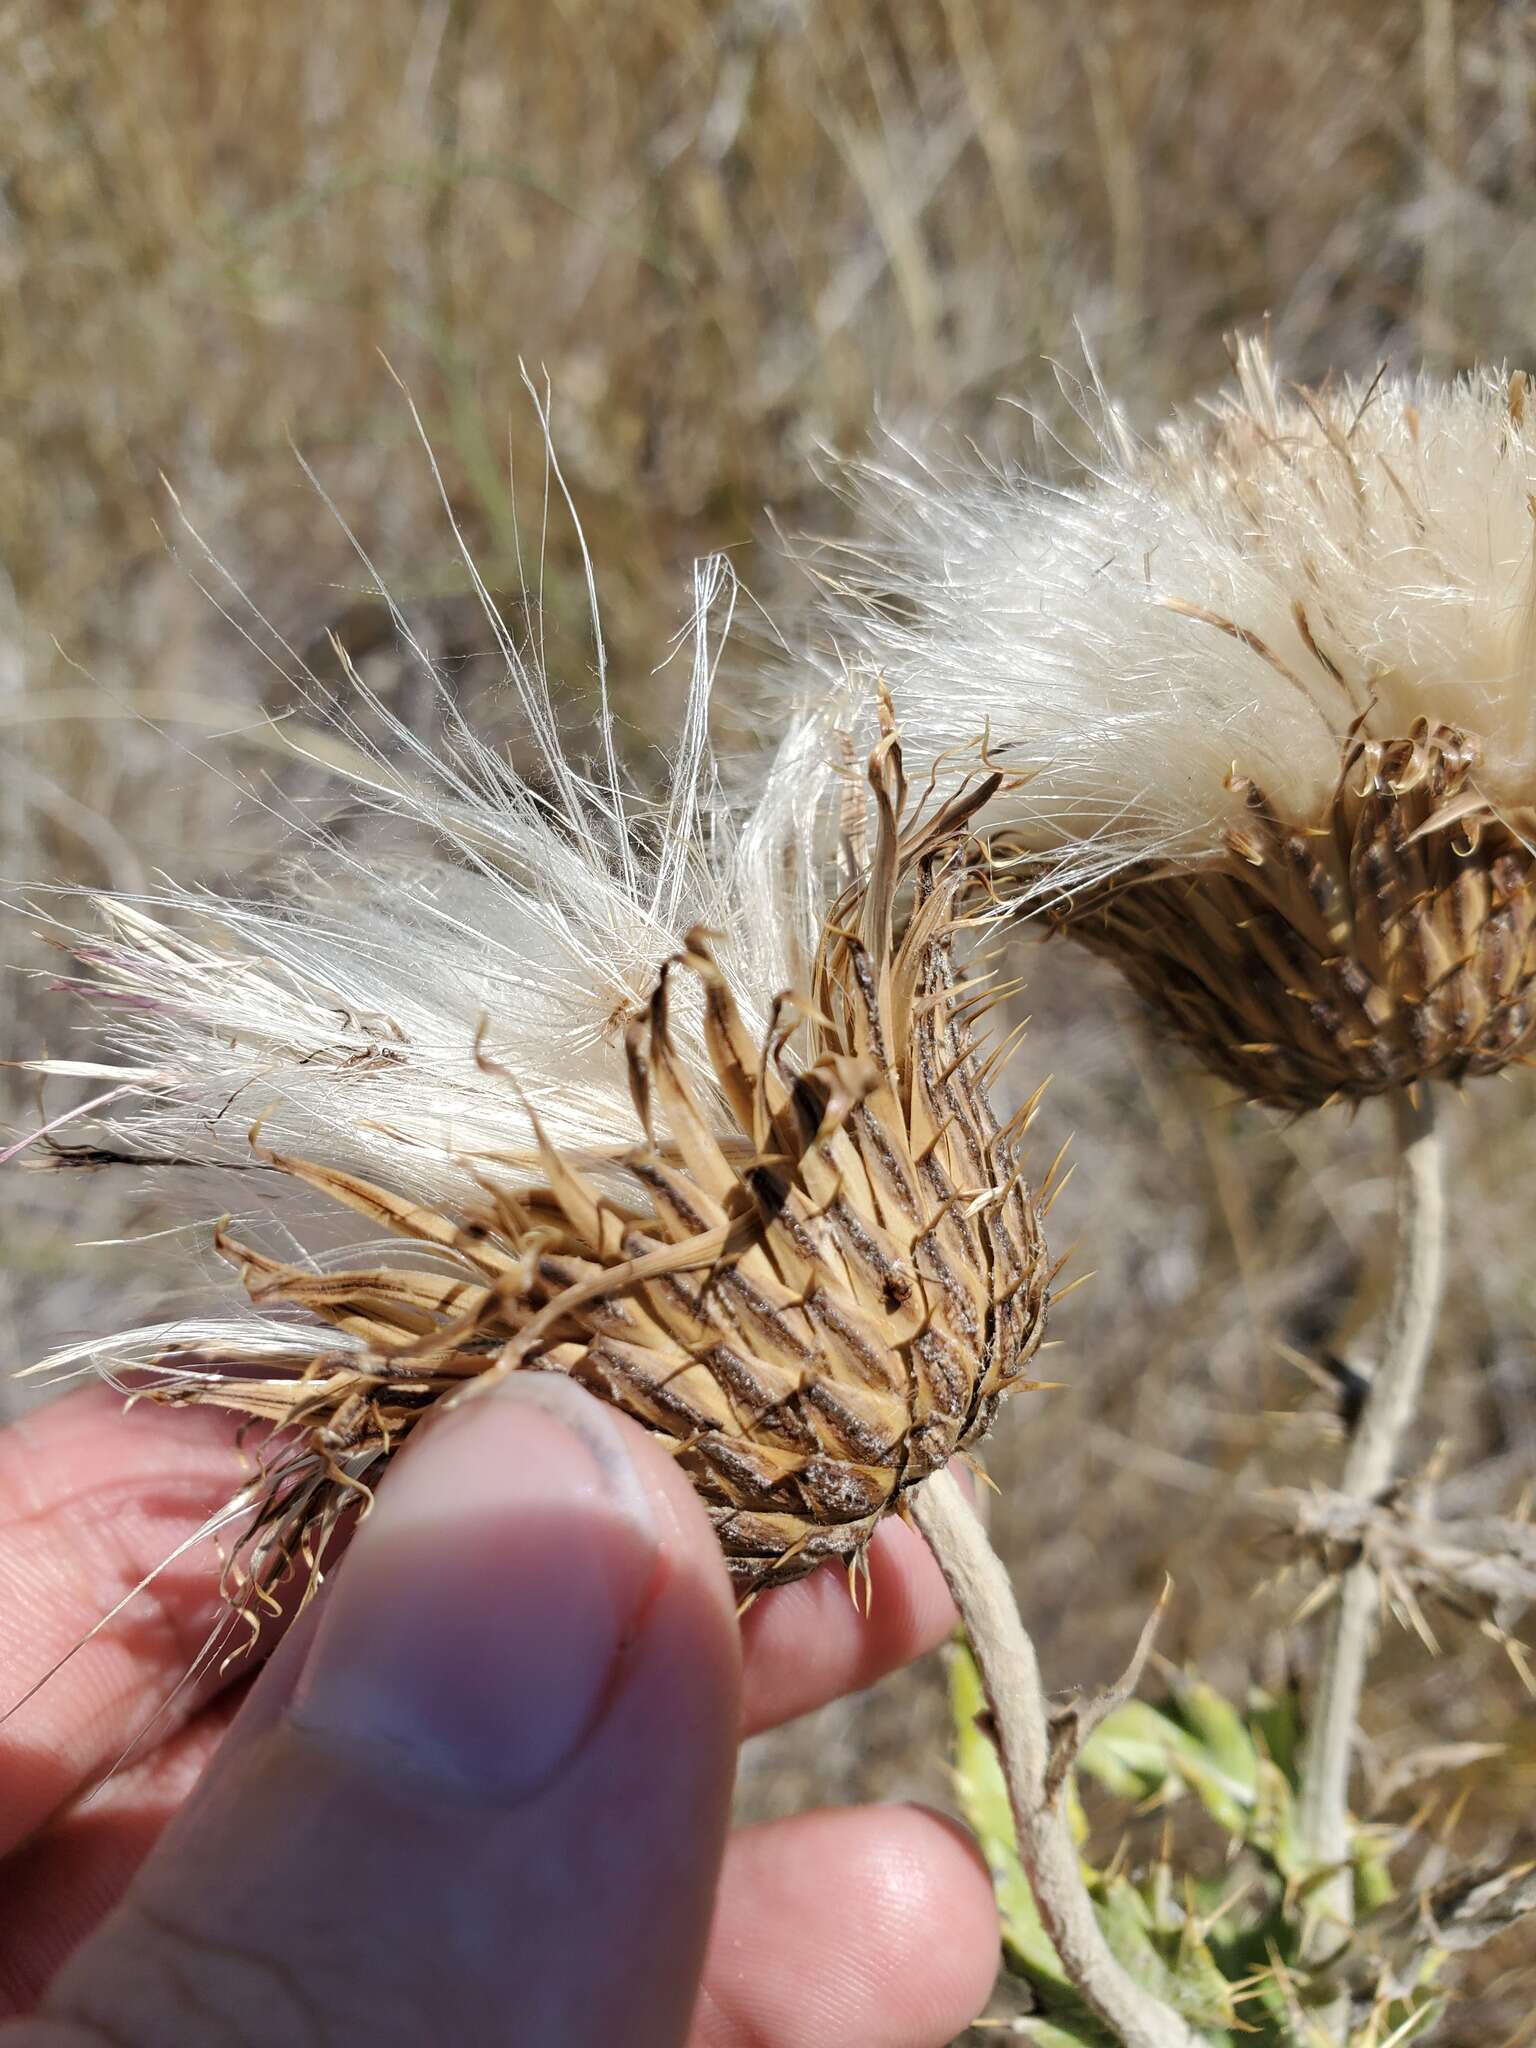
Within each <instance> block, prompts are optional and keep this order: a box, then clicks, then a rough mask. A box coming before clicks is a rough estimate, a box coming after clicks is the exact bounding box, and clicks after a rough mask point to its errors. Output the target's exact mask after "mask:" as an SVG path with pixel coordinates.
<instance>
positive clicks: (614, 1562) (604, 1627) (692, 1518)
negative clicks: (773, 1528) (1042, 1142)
mask: <svg viewBox="0 0 1536 2048" xmlns="http://www.w3.org/2000/svg"><path fill="white" fill-rule="evenodd" d="M285 1649H286V1654H285V1653H284V1652H283V1651H280V1652H279V1655H278V1656H277V1658H276V1659H275V1660H274V1663H273V1665H272V1666H271V1667H270V1668H269V1669H268V1671H266V1672H265V1673H264V1674H263V1676H262V1678H261V1679H260V1680H259V1681H258V1683H257V1685H256V1687H255V1688H254V1690H253V1693H252V1697H251V1699H250V1701H249V1702H248V1704H247V1707H246V1708H245V1709H244V1710H243V1711H242V1714H241V1716H240V1717H239V1719H237V1721H236V1722H235V1724H234V1727H233V1729H232V1730H231V1734H230V1737H229V1740H228V1742H227V1743H226V1745H225V1748H224V1749H223V1750H221V1752H220V1754H219V1756H218V1758H217V1760H216V1761H215V1763H214V1765H213V1767H212V1769H211V1770H210V1772H209V1774H208V1776H207V1777H206V1778H205V1780H204V1781H203V1783H202V1785H201V1786H200V1787H199V1789H198V1792H197V1793H196V1794H195V1795H194V1797H193V1799H192V1801H191V1802H190V1803H189V1804H188V1806H187V1807H186V1808H185V1809H184V1810H183V1812H182V1813H181V1815H180V1816H179V1817H178V1819H177V1820H176V1822H175V1823H174V1824H173V1826H172V1827H171V1828H170V1829H169V1830H168V1831H167V1833H166V1834H165V1836H164V1837H163V1838H162V1841H161V1843H160V1846H159V1847H158V1848H157V1850H156V1851H155V1853H154V1855H153V1856H152V1857H151V1858H150V1859H149V1861H148V1862H147V1863H146V1864H145V1866H144V1868H143V1870H142V1871H141V1872H140V1874H139V1876H138V1878H137V1880H136V1881H135V1883H134V1885H133V1887H132V1889H131V1891H130V1892H129V1893H128V1895H127V1896H126V1898H125V1899H124V1901H123V1903H122V1905H121V1906H120V1907H119V1908H118V1909H117V1911H116V1912H115V1913H114V1914H113V1915H112V1916H111V1918H110V1919H109V1920H107V1921H106V1922H105V1923H104V1924H103V1926H102V1928H101V1930H100V1931H99V1932H98V1934H97V1935H96V1936H95V1937H94V1938H93V1939H92V1940H91V1941H90V1942H89V1943H88V1944H86V1946H85V1947H84V1948H82V1949H81V1950H80V1951H79V1952H78V1953H77V1954H76V1956H75V1957H74V1958H73V1959H72V1960H71V1962H70V1963H69V1964H68V1965H67V1966H66V1968H65V1970H64V1971H63V1973H62V1974H61V1976H60V1977H59V1978H58V1979H57V1980H56V1981H55V1984H54V1985H53V1987H52V1988H51V1990H50V1993H49V1996H48V1998H47V1999H46V2001H45V2003H44V2006H43V2011H42V2014H40V2015H39V2017H38V2019H37V2020H35V2021H33V2022H30V2023H28V2024H26V2025H24V2026H22V2027H20V2028H18V2029H16V2030H15V2031H14V2032H11V2033H8V2034H7V2035H6V2036H5V2039H6V2041H7V2048H25V2044H26V2043H27V2042H28V2041H29V2040H35V2042H36V2044H37V2048H41V2044H42V2043H43V2042H44V2041H45V2040H46V2041H47V2042H48V2043H50V2044H54V2048H63V2044H64V2043H67V2042H69V2041H70V2040H71V2039H72V2038H76V2036H75V2032H74V2030H75V2028H76V2027H78V2028H79V2029H80V2034H79V2036H78V2038H82V2039H89V2040H108V2039H110V2040H111V2041H112V2042H113V2043H114V2044H120V2048H122V2044H135V2048H136V2044H141V2043H142V2044H144V2048H149V2044H154V2048H163V2044H164V2043H166V2042H168V2041H184V2040H193V2039H195V2040H196V2041H198V2042H199V2043H207V2044H218V2043H223V2042H225V2041H228V2042H231V2043H233V2042H235V2041H240V2042H248V2041H250V2040H253V2039H259V2040H262V2041H271V2042H288V2041H294V2042H298V2041H305V2042H309V2041H316V2042H321V2041H324V2042H332V2041H335V2042H341V2041H368V2042H370V2043H375V2044H388V2043H392V2042H400V2043H405V2042H410V2043H413V2044H414V2043H419V2042H421V2041H424V2040H451V2041H455V2042H462V2043H464V2044H466V2048H473V2044H477V2043H481V2042H484V2043H487V2044H489V2043H493V2042H494V2043H496V2044H504V2043H507V2042H509V2041H537V2042H540V2043H541V2044H542V2043H547V2044H549V2048H557V2044H565V2043H570V2044H577V2043H583V2044H584V2043H588V2042H594V2041H607V2040H622V2041H624V2042H626V2043H630V2044H633V2048H677V2044H679V2043H681V2042H682V2041H683V2040H684V2038H685V2036H686V2033H687V2029H688V2022H689V2017H690V2014H691V2011H692V2007H693V2002H694V1996H695V1991H696V1988H697V1983H698V1974H699V1969H700V1965H701V1962H702V1957H703V1951H704V1943H705V1937H706V1934H707V1932H708V1925H709V1916H710V1910H711V1905H712V1901H713V1894H714V1886H715V1879H716V1876H717V1873H718V1870H719V1864H720V1858H721V1855H722V1852H723V1847H724V1839H725V1830H726V1824H727V1818H728V1809H729V1801H730V1788H731V1776H732V1770H733V1766H734V1762H735V1749H736V1736H737V1718H738V1699H737V1696H738V1686H739V1651H738V1643H737V1630H736V1621H735V1615H734V1612H733V1607H732V1601H731V1595H730V1590H729V1586H728V1582H727V1579H726V1574H725V1570H724V1567H723V1565H722V1563H721V1561H720V1555H719V1551H718V1548H717V1546H716V1543H715V1539H714V1536H713V1534H712V1532H711V1531H710V1528H709V1524H708V1521H707V1519H706V1518H705V1516H704V1513H703V1511H702V1509H701V1508H700V1507H699V1505H698V1503H697V1501H696V1500H695V1499H694V1498H693V1495H692V1492H691V1490H690V1488H689V1487H688V1485H687V1482H686V1481H685V1479H684V1478H683V1476H682V1474H681V1473H680V1472H679V1471H678V1470H677V1469H676V1468H675V1467H674V1466H673V1464H672V1462H671V1460H670V1459H669V1458H668V1457H667V1456H666V1455H665V1453H664V1452H662V1451H661V1450H660V1449H659V1448H658V1447H657V1446H656V1445H655V1444H654V1443H652V1442H651V1441H650V1440H648V1439H647V1437H646V1435H645V1432H644V1431H643V1430H641V1429H640V1428H639V1427H638V1426H637V1425H636V1424H634V1423H632V1422H630V1421H628V1420H627V1419H626V1418H624V1417H623V1416H621V1415H618V1414H616V1413H615V1412H614V1411H613V1410H611V1409H608V1408H605V1407H603V1406H602V1405H601V1404H599V1403H598V1402H597V1401H595V1400H593V1399H592V1397H591V1396H589V1395H587V1394H585V1393H583V1392H582V1391H581V1390H580V1389H579V1388H577V1387H576V1386H574V1385H573V1384H572V1383H571V1382H570V1381H568V1380H564V1379H561V1378H558V1377H556V1376H554V1375H543V1374H524V1373H517V1374H513V1375H512V1376H511V1377H510V1378H509V1379H508V1380H507V1381H505V1382H503V1383H502V1384H501V1385H500V1386H499V1387H497V1388H496V1389H495V1390H494V1391H492V1392H490V1393H487V1394H484V1395H474V1396H470V1397H469V1398H466V1399H464V1400H462V1401H460V1402H459V1403H458V1404H457V1405H456V1406H455V1407H454V1408H452V1409H450V1410H449V1411H448V1412H447V1413H446V1414H445V1415H443V1417H442V1418H441V1419H440V1420H438V1421H436V1422H435V1423H434V1424H433V1425H432V1427H431V1428H430V1429H429V1430H427V1431H426V1432H424V1434H423V1437H422V1439H421V1441H420V1443H419V1444H418V1445H416V1446H415V1447H413V1448H412V1449H411V1450H410V1451H409V1452H408V1453H407V1454H406V1455H405V1456H403V1457H402V1460H401V1464H400V1468H399V1470H398V1472H396V1473H394V1474H392V1475H391V1476H390V1478H389V1480H388V1482H387V1483H386V1485H385V1486H384V1487H383V1489H382V1490H381V1492H380V1495H379V1502H378V1506H377V1509H376V1510H375V1512H374V1513H373V1514H372V1515H371V1516H370V1517H369V1518H368V1520H367V1522H366V1523H365V1524H364V1526H363V1527H362V1529H361V1530H360V1531H359V1533H358V1535H357V1537H356V1539H355V1541H354V1543H353V1545H352V1547H351V1549H350V1551H349V1553H348V1555H347V1557H346V1559H345V1561H344V1563H343V1564H342V1566H341V1568H340V1570H339V1572H338V1574H337V1576H336V1579H335V1582H334V1584H333V1586H331V1587H330V1588H328V1589H327V1592H326V1594H325V1595H324V1596H323V1604H322V1610H321V1613H320V1616H319V1620H318V1625H317V1626H316V1628H315V1629H314V1633H313V1638H312V1641H311V1643H310V1646H309V1648H308V1649H307V1652H306V1651H305V1650H304V1648H303V1645H302V1642H301V1641H300V1640H297V1639H295V1640H294V1641H292V1642H291V1643H290V1644H289V1645H287V1646H285ZM71 2023H72V2024H71ZM34 2029H35V2035H34V2032H33V2030H34Z"/></svg>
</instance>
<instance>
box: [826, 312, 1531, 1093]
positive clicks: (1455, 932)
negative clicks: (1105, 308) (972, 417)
mask: <svg viewBox="0 0 1536 2048" xmlns="http://www.w3.org/2000/svg"><path fill="white" fill-rule="evenodd" d="M1235 366H1236V372H1237V376H1236V383H1235V388H1234V389H1233V390H1232V391H1231V392H1230V393H1228V394H1227V395H1225V396H1223V397H1221V398H1220V399H1218V400H1216V401H1214V402H1213V403H1212V405H1211V406H1210V407H1209V408H1208V411H1207V416H1206V417H1205V418H1204V419H1203V420H1198V421H1194V422H1189V421H1180V422H1177V423H1175V424H1174V425H1172V426H1171V427H1169V428H1167V429H1165V430H1164V432H1163V433H1162V434H1161V435H1159V436H1158V437H1157V439H1156V440H1155V441H1153V442H1152V443H1150V444H1146V443H1140V442H1138V441H1136V440H1135V439H1134V438H1133V437H1132V435H1131V434H1130V433H1129V432H1128V430H1127V429H1126V428H1125V426H1124V424H1123V423H1122V422H1121V421H1120V420H1119V419H1118V417H1117V416H1116V415H1115V413H1114V411H1113V409H1112V408H1111V407H1110V406H1109V405H1108V403H1107V401H1105V400H1104V399H1103V397H1102V394H1099V393H1097V392H1090V393H1088V394H1086V395H1085V396H1081V397H1080V403H1081V404H1082V409H1083V411H1084V415H1085V417H1087V418H1089V420H1090V424H1091V425H1092V426H1093V427H1094V429H1095V432H1096V434H1097V438H1098V451H1097V458H1096V460H1095V462H1094V463H1093V465H1092V470H1093V473H1092V476H1091V478H1090V479H1089V480H1088V481H1083V482H1077V483H1070V484H1067V485H1065V486H1063V487H1060V488H1057V489H1053V490H1052V491H1050V492H1046V491H1044V490H1041V489H1040V488H1038V487H1036V486H1033V485H1028V484H1024V483H1019V482H1015V481H1013V480H1010V479H1008V478H1005V477H997V476H992V477H987V478H985V479H980V480H978V479H975V478H971V479H956V478H953V477H947V476H944V475H941V474H938V473H936V472H935V471H933V470H932V469H922V470H914V469H913V468H912V467H911V466H910V465H909V466H907V467H906V468H905V469H904V470H902V469H899V468H889V469H884V470H871V471H870V472H869V473H868V476H867V478H866V482H865V486H864V492H863V495H864V497H865V500H866V503H867V504H868V506H869V507H870V509H871V510H872V512H873V513H874V515H875V519H876V521H877V523H883V524H884V526H885V528H886V532H887V542H888V546H887V552H886V554H885V555H884V556H881V555H879V553H878V550H877V551H876V560H877V570H876V572H875V575H873V576H870V575H865V576H863V577H862V578H861V577H860V575H859V574H858V572H857V571H855V572H854V573H853V574H852V575H851V576H850V577H849V578H848V579H847V580H846V581H845V582H844V583H843V584H842V585H841V587H840V590H839V594H838V596H837V598H836V599H835V600H834V603H835V609H836V613H837V619H838V623H839V624H840V625H841V627H842V629H843V632H844V634H845V636H851V637H852V638H853V639H855V640H856V641H858V642H859V643H860V644H861V645H862V646H863V648H864V649H865V651H866V652H867V653H868V654H870V655H872V656H873V657H874V658H876V659H877V660H879V662H880V663H881V665H882V668H883V669H884V671H885V672H886V673H887V674H888V675H889V676H890V677H891V679H892V683H893V686H894V687H895V688H896V689H897V691H898V693H899V695H900V698H901V701H902V705H903V716H904V721H905V725H906V729H907V732H908V734H909V736H910V738H911V741H912V744H913V746H914V749H915V750H918V751H920V752H921V753H922V754H923V755H931V756H938V755H939V754H941V753H942V752H943V751H944V749H945V748H946V747H947V746H948V745H950V744H951V743H952V742H953V740H954V739H955V737H956V736H957V721H961V722H969V723H972V724H974V723H975V722H977V721H978V720H979V719H981V718H982V717H985V719H986V720H987V722H988V726H989V729H990V733H991V739H992V746H993V749H994V752H995V753H996V755H997V756H998V757H999V758H1002V759H1005V760H1007V761H1008V762H1009V763H1010V764H1011V765H1013V766H1016V767H1018V768H1020V769H1025V768H1027V769H1029V770H1030V771H1032V772H1031V773H1029V774H1028V776H1027V777H1026V776H1023V775H1021V776H1019V777H1018V778H1017V779H1016V781H1015V783H1014V785H1013V786H1012V787H1011V788H1010V789H1009V790H1007V791H1005V792H1004V793H1003V794H1002V795H1001V797H1000V798H999V799H998V800H997V801H996V802H995V803H994V805H993V807H992V811H991V815H990V821H989V822H990V823H991V824H992V826H993V827H994V828H995V829H996V830H997V831H998V832H999V834H1000V835H1001V845H1000V846H999V847H998V848H997V849H996V850H997V851H998V853H999V854H1001V852H1002V850H1003V847H1006V850H1007V852H1008V854H1009V855H1010V856H1011V866H1012V871H1013V886H1014V889H1015V892H1016V894H1017V895H1018V897H1019V898H1020V899H1021V900H1022V901H1023V902H1025V903H1027V904H1030V905H1033V906H1036V907H1040V908H1043V909H1044V911H1045V913H1046V914H1047V916H1048V917H1049V918H1050V919H1051V920H1052V921H1053V922H1054V924H1055V925H1056V926H1057V927H1058V928H1059V929H1061V930H1063V931H1066V932H1068V933H1070V934H1072V935H1073V936H1075V937H1078V938H1081V939H1083V940H1084V941H1085V942H1086V943H1088V944H1089V945H1091V946H1092V947H1094V948H1095V949H1097V950H1099V951H1101V952H1103V953H1105V954H1106V955H1108V956H1109V957H1111V958H1113V959H1114V960H1116V961H1117V962H1118V963H1119V964H1120V965H1121V966H1122V967H1123V968H1124V969H1125V970H1126V972H1127V974H1128V975H1129V977H1130V979H1131V980H1132V982H1133V983H1134V984H1135V986H1136V987H1137V989H1138V990H1139V991H1140V993H1141V994H1142V995H1143V996H1144V997H1145V998H1146V1000H1147V1001H1148V1002H1149V1004H1150V1005H1151V1006H1152V1008H1153V1010H1154V1012H1155V1013H1156V1014H1157V1015H1158V1016H1159V1017H1160V1018H1161V1019H1163V1020H1164V1021H1165V1022H1166V1023H1168V1024H1169V1025H1171V1026H1172V1028H1173V1029H1174V1030H1175V1031H1176V1032H1177V1034H1178V1035H1179V1037H1181V1038H1182V1039H1183V1040H1184V1041H1185V1043H1186V1044H1188V1045H1189V1046H1190V1047H1191V1048H1193V1049H1194V1050H1195V1051H1196V1052H1197V1053H1198V1054H1199V1056H1200V1057H1201V1058H1202V1059H1204V1060H1205V1061H1206V1062H1207V1063H1208V1064H1210V1065H1211V1066H1212V1067H1214V1068H1215V1069H1216V1070H1217V1071H1218V1072H1220V1073H1221V1074H1223V1075H1224V1076H1226V1077H1227V1078H1228V1079H1230V1080H1232V1081H1233V1082H1235V1083H1236V1084H1237V1085H1238V1086H1239V1087H1240V1088H1241V1089H1242V1090H1243V1091H1244V1092H1245V1093H1246V1094H1248V1095H1251V1096H1253V1097H1255V1098H1257V1099H1258V1100H1261V1101H1264V1102H1269V1103H1272V1104H1275V1105H1277V1106H1280V1107H1283V1108H1287V1109H1292V1110H1299V1109H1306V1108H1311V1107H1314V1106H1316V1105H1318V1104H1320V1103H1323V1102H1325V1101H1327V1100H1329V1099H1330V1098H1331V1097H1333V1096H1336V1095H1338V1096H1345V1097H1350V1098H1359V1097H1361V1096H1365V1095H1370V1094H1373V1093H1376V1092H1378V1091H1379V1090H1382V1089H1387V1088H1394V1087H1399V1086H1403V1085H1411V1084H1412V1083H1414V1082H1416V1081H1420V1080H1426V1079H1451V1080H1459V1079H1461V1078H1463V1077H1464V1076H1467V1075H1472V1074H1482V1073H1488V1072H1493V1071H1496V1070H1497V1069H1498V1068H1499V1067H1501V1066H1503V1065H1504V1064H1505V1063H1506V1062H1508V1061H1509V1060H1511V1059H1514V1058H1523V1057H1525V1056H1526V1055H1527V1054H1528V1052H1529V1051H1530V1048H1531V1044H1532V1039H1533V1036H1536V1010H1533V1007H1532V997H1533V989H1532V984H1533V980H1536V944H1533V939H1532V927H1533V924H1536V902H1533V895H1532V890H1533V866H1536V857H1533V852H1532V849H1533V848H1536V560H1533V549H1532V531H1533V507H1536V403H1533V401H1532V400H1531V399H1530V398H1529V396H1528V389H1527V385H1526V381H1525V379H1524V378H1523V377H1522V376H1519V375H1515V376H1510V377H1506V376H1504V375H1503V374H1502V373H1498V374H1496V373H1493V372H1480V373H1478V374H1476V375H1474V376H1472V377H1468V378H1465V379H1463V380H1461V381H1459V382H1457V383H1455V384H1443V383H1439V382H1437V381H1435V380H1433V379H1428V378H1421V379H1417V380H1412V379H1401V378H1393V377H1389V376H1385V375H1383V376H1381V377H1378V378H1377V379H1376V380H1375V381H1374V382H1372V383H1371V384H1369V385H1366V386H1352V385H1350V384H1347V383H1338V384H1334V383H1330V384H1329V385H1327V386H1325V387H1323V388H1322V389H1320V390H1315V391H1305V390H1300V389H1297V388H1295V387H1289V386H1286V385H1285V384H1283V382H1282V380H1281V379H1280V377H1279V376H1278V374H1277V372H1276V370H1275V368H1274V366H1273V364H1272V363H1271V362H1270V360H1269V358H1268V356H1267V354H1266V353H1265V351H1264V349H1263V348H1262V347H1261V346H1258V345H1256V344H1253V343H1245V344H1243V345H1241V346H1240V347H1239V348H1238V350H1237V352H1236V357H1235ZM893 594H894V595H895V596H896V597H897V598H898V599H900V600H902V601H901V602H898V603H894V604H893V603H892V601H891V599H892V595H893ZM999 866H1000V867H1001V866H1002V862H1001V860H1000V861H999Z"/></svg>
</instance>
